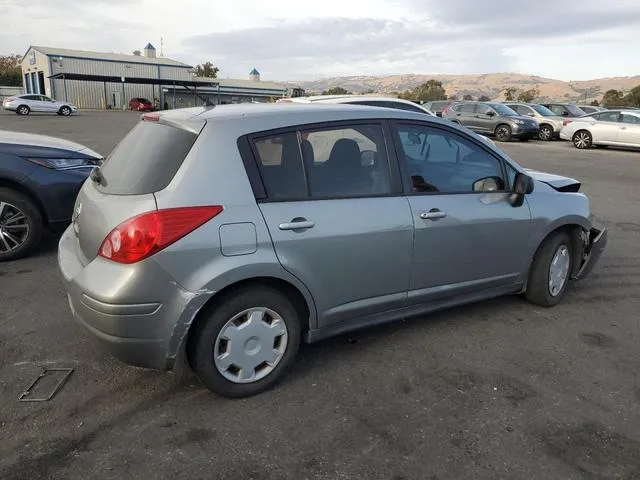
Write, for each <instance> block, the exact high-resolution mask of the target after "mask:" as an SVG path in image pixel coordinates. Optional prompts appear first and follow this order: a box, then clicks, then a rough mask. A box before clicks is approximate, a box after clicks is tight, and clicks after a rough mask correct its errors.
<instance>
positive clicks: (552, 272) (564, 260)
mask: <svg viewBox="0 0 640 480" xmlns="http://www.w3.org/2000/svg"><path fill="white" fill-rule="evenodd" d="M570 264H571V259H570V257H569V249H568V248H567V247H566V245H560V246H559V247H558V249H557V250H556V253H555V255H554V256H553V260H551V265H550V266H549V293H550V294H551V296H552V297H557V296H558V295H559V294H560V292H561V291H562V288H563V287H564V284H565V283H566V281H567V277H568V275H569V265H570Z"/></svg>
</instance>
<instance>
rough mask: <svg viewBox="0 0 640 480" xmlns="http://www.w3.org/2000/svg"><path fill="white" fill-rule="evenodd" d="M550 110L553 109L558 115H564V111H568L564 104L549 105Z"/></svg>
mask: <svg viewBox="0 0 640 480" xmlns="http://www.w3.org/2000/svg"><path fill="white" fill-rule="evenodd" d="M549 110H551V111H552V112H553V113H555V114H556V115H562V114H563V113H564V112H566V111H567V109H566V108H564V107H563V106H562V105H549Z"/></svg>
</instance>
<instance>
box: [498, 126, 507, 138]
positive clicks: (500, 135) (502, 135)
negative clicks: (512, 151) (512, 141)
mask: <svg viewBox="0 0 640 480" xmlns="http://www.w3.org/2000/svg"><path fill="white" fill-rule="evenodd" d="M508 136H509V130H507V128H506V127H501V128H499V129H498V138H499V139H505V138H507V137H508Z"/></svg>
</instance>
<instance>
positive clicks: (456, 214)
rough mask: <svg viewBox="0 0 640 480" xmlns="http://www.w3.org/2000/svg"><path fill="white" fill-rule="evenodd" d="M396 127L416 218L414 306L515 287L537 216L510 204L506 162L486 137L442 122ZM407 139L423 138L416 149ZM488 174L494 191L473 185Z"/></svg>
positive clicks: (411, 301)
mask: <svg viewBox="0 0 640 480" xmlns="http://www.w3.org/2000/svg"><path fill="white" fill-rule="evenodd" d="M395 132H396V134H397V135H396V137H395V139H396V144H397V148H396V150H397V152H398V158H399V162H400V165H401V169H402V171H403V177H404V178H405V179H406V180H405V189H406V192H407V196H408V199H409V203H410V205H411V211H412V215H413V221H414V223H415V241H414V242H415V243H414V248H413V260H412V269H411V280H410V285H409V297H408V304H409V305H415V304H419V303H425V302H430V301H433V300H439V299H442V298H445V297H448V296H455V295H465V294H471V293H473V292H477V291H481V290H484V289H490V288H498V287H508V286H511V285H515V283H516V281H517V279H518V277H519V276H520V275H521V273H522V272H523V271H524V269H525V253H526V246H527V242H528V239H529V229H530V221H531V215H530V212H529V208H528V206H527V204H526V203H525V204H524V205H522V206H521V207H517V208H514V207H512V206H511V205H510V204H509V202H508V190H509V188H508V183H509V180H508V179H509V177H510V175H509V174H508V172H507V170H506V168H507V166H506V165H505V164H503V161H502V159H500V158H499V157H498V156H496V155H495V154H493V153H492V152H491V151H490V150H489V149H488V148H486V147H485V145H483V144H482V143H481V141H476V140H475V139H473V138H471V136H469V135H463V134H460V133H458V132H454V131H451V130H449V129H445V128H442V127H438V126H435V125H429V124H422V123H416V122H397V123H396V124H395ZM408 138H413V139H414V140H416V139H419V141H420V142H419V146H420V148H419V149H418V150H417V151H416V149H415V148H414V147H415V145H412V144H407V142H406V141H405V140H404V139H408ZM509 168H511V167H509ZM512 170H513V169H512ZM511 176H513V172H512V173H511ZM482 178H490V179H492V182H493V188H492V187H491V185H490V183H491V182H487V183H486V184H485V185H484V186H482V187H481V186H480V185H478V184H476V187H475V188H474V183H475V182H476V181H477V180H480V179H482Z"/></svg>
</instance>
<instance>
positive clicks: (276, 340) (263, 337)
mask: <svg viewBox="0 0 640 480" xmlns="http://www.w3.org/2000/svg"><path fill="white" fill-rule="evenodd" d="M287 344H288V331H287V326H286V324H285V323H284V320H283V319H282V317H281V316H280V315H278V314H277V313H276V312H274V311H273V310H270V309H268V308H265V307H256V308H250V309H247V310H244V311H243V312H240V313H239V314H237V315H236V316H234V317H233V318H232V319H231V320H229V321H228V322H227V323H226V324H225V325H224V326H223V327H222V329H221V330H220V333H219V334H218V338H216V343H215V345H214V352H213V355H214V362H215V365H216V368H217V369H218V372H220V374H221V375H222V376H223V377H225V378H226V379H227V380H229V381H231V382H234V383H251V382H256V381H258V380H260V379H262V378H264V377H266V376H267V375H269V374H270V373H271V372H272V371H273V370H274V368H276V366H277V365H278V364H279V363H280V361H281V360H282V357H283V356H284V353H285V351H286V350H287Z"/></svg>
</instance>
